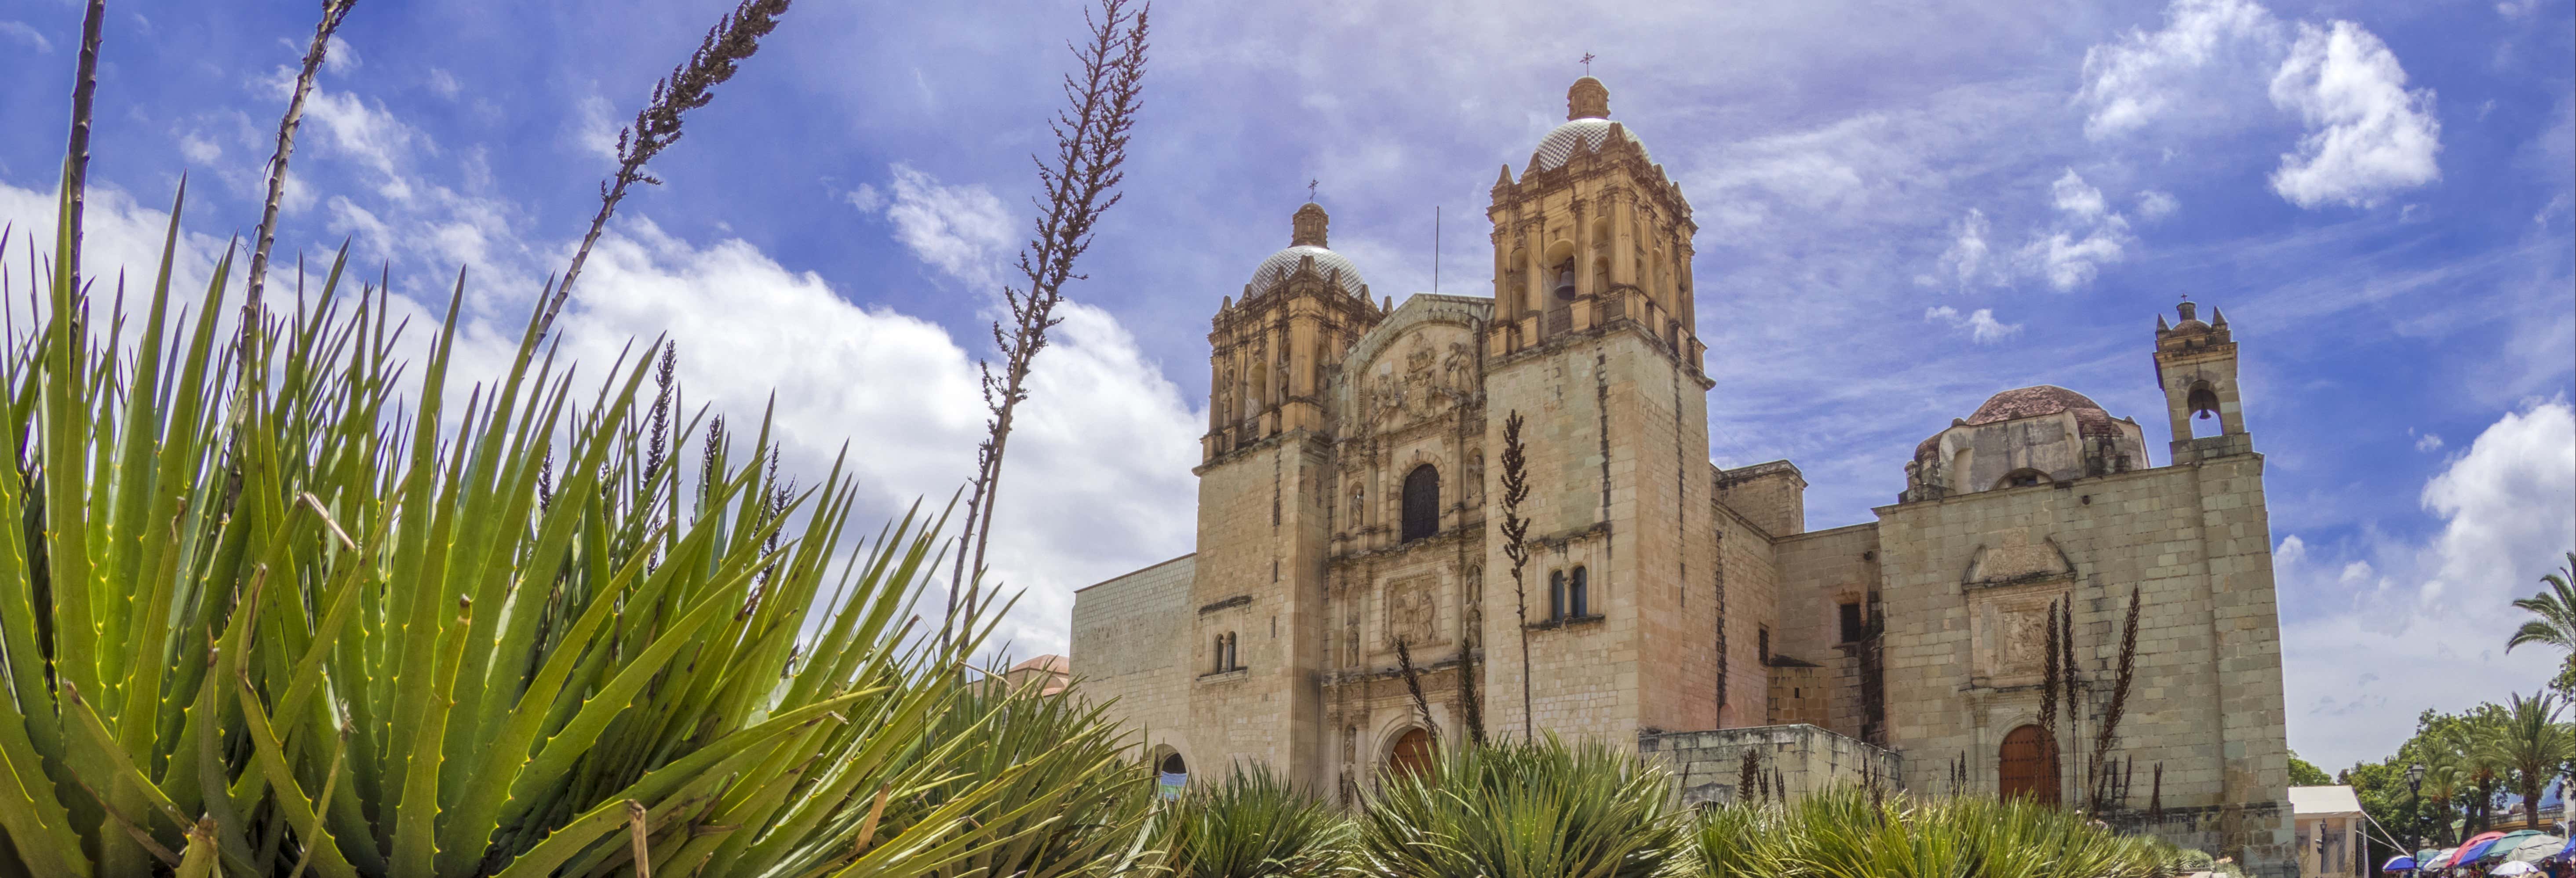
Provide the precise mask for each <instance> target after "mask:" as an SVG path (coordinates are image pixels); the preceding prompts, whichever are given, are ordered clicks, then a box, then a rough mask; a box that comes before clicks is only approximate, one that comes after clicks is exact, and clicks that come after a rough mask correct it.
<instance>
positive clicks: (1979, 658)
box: [1877, 454, 2290, 875]
mask: <svg viewBox="0 0 2576 878" xmlns="http://www.w3.org/2000/svg"><path fill="white" fill-rule="evenodd" d="M2261 476H2262V458H2261V457H2259V456H2257V455H2251V454H2246V455H2235V456H2230V457H2223V458H2218V459H2214V460H2209V461H2204V462H2202V463H2199V464H2196V465H2184V466H2172V467H2165V468H2161V469H2151V470H2140V471H2133V472H2129V473H2123V474H2115V475H2109V476H2102V477H2097V478H2087V479H2079V480H2073V481H2066V482H2059V483H2056V484H2054V485H2041V486H2035V487H2025V488H2010V489H2004V490H1996V491H1988V492H1983V493H1978V494H1970V495H1965V496H1954V497H1949V498H1946V499H1941V500H1933V501H1927V502H1920V503H1907V504H1900V505H1896V506H1888V507H1881V508H1880V509H1878V510H1877V511H1878V513H1879V517H1880V522H1879V540H1880V545H1881V549H1880V560H1881V563H1882V568H1883V570H1884V571H1885V573H1884V578H1883V586H1882V589H1883V602H1884V605H1885V607H1886V610H1887V612H1886V619H1887V629H1886V633H1885V635H1884V640H1883V641H1882V645H1883V648H1884V655H1885V661H1886V665H1887V670H1886V675H1887V692H1888V693H1889V695H1888V698H1889V705H1888V716H1889V732H1888V740H1889V742H1890V744H1891V745H1892V746H1893V747H1895V748H1897V749H1899V750H1901V751H1902V752H1904V753H1905V755H1906V760H1907V766H1908V771H1909V776H1908V778H1907V780H1908V785H1909V786H1912V787H1915V788H1918V789H1945V788H1946V787H1947V786H1948V779H1947V778H1948V773H1949V771H1950V770H1951V766H1953V765H1955V764H1958V763H1959V762H1961V761H1964V763H1965V765H1966V768H1967V776H1968V778H1969V784H1968V787H1967V789H1968V791H1970V792H1994V791H1995V790H1996V783H1997V771H1998V766H1997V761H1998V749H1999V747H2000V745H2001V743H2002V740H2003V737H2004V736H2005V735H2006V734H2007V733H2009V732H2011V731H2012V730H2013V729H2015V728H2017V727H2020V726H2022V725H2026V724H2030V723H2033V722H2035V721H2036V719H2037V716H2038V709H2039V702H2040V700H2041V686H2040V670H2041V669H2042V666H2043V664H2044V662H2043V659H2042V656H2041V655H2040V652H2041V649H2040V646H2041V643H2040V637H2041V632H2043V631H2044V630H2045V629H2044V627H2043V622H2042V620H2043V619H2044V618H2045V617H2046V614H2047V613H2048V607H2049V606H2050V605H2051V604H2052V603H2055V602H2060V601H2071V602H2072V616H2073V622H2074V631H2075V633H2074V637H2075V650H2074V652H2075V657H2076V666H2077V677H2078V684H2077V685H2078V690H2077V692H2076V693H2075V695H2074V697H2073V698H2072V699H2070V700H2071V701H2072V705H2071V707H2072V709H2073V710H2074V712H2075V716H2074V718H2073V720H2072V721H2066V720H2061V721H2060V723H2059V740H2060V748H2061V752H2062V753H2064V754H2065V756H2064V757H2062V758H2061V765H2062V768H2061V771H2060V777H2061V784H2060V790H2059V795H2060V798H2061V799H2062V800H2063V801H2065V802H2067V803H2070V804H2077V803H2081V802H2082V801H2083V800H2084V798H2085V793H2086V789H2085V784H2084V781H2083V780H2082V778H2084V777H2085V776H2086V770H2087V767H2088V765H2089V764H2090V763H2091V762H2093V761H2095V759H2094V755H2093V752H2092V751H2093V750H2094V739H2095V735H2096V733H2097V731H2098V724H2099V723H2100V722H2102V721H2103V717H2104V713H2105V710H2106V708H2107V706H2108V702H2109V700H2110V690H2111V688H2112V686H2113V677H2114V672H2113V668H2112V665H2113V662H2114V661H2115V659H2116V657H2117V654H2118V652H2119V646H2120V642H2119V641H2120V626H2121V624H2122V620H2123V617H2124V615H2125V613H2126V611H2127V607H2128V599H2129V595H2130V593H2131V591H2132V590H2133V589H2134V590H2136V591H2137V593H2138V594H2139V595H2140V600H2141V621H2140V631H2139V636H2138V647H2137V676H2136V680H2135V683H2134V685H2133V688H2132V691H2131V692H2130V695H2129V700H2128V703H2127V706H2126V711H2125V714H2124V718H2123V720H2122V722H2121V725H2120V726H2119V729H2118V741H2117V743H2116V746H2115V747H2114V748H2113V749H2112V751H2111V752H2110V753H2109V756H2108V758H2109V759H2114V760H2134V762H2135V766H2136V768H2135V774H2134V777H2135V780H2133V782H2132V783H2133V787H2132V789H2131V791H2130V796H2129V802H2128V803H2127V804H2128V806H2129V807H2132V808H2142V807H2144V806H2145V804H2146V799H2147V797H2148V795H2149V792H2150V790H2149V789H2148V785H2149V781H2148V779H2147V778H2148V777H2149V776H2150V772H2151V771H2152V770H2153V769H2154V767H2155V766H2157V765H2158V764H2161V765H2163V766H2164V768H2165V771H2164V777H2163V784H2162V791H2161V793H2162V794H2161V804H2162V805H2163V806H2164V809H2165V810H2167V811H2169V812H2174V813H2191V814H2208V815H2213V816H2211V817H2209V818H2208V819H2209V820H2214V821H2219V822H2220V823H2224V824H2225V826H2223V827H2222V828H2221V829H2219V830H2216V831H2218V832H2220V834H2221V835H2222V836H2224V837H2225V838H2226V839H2227V841H2228V843H2227V844H2226V845H2224V846H2219V847H2217V849H2218V850H2219V851H2220V852H2222V853H2229V854H2234V855H2236V856H2238V859H2239V861H2240V862H2243V863H2246V864H2247V865H2248V866H2249V867H2251V868H2252V869H2253V870H2254V871H2255V872H2256V873H2257V874H2261V875H2273V874H2279V873H2280V872H2281V870H2282V869H2283V868H2285V864H2287V863H2289V862H2290V857H2289V850H2288V847H2289V843H2290V822H2289V819H2288V812H2287V810H2286V808H2284V807H2280V803H2282V802H2284V801H2286V800H2287V795H2288V793H2287V787H2288V761H2287V758H2288V749H2287V742H2286V740H2285V736H2284V730H2283V713H2284V707H2283V703H2282V694H2281V669H2280V644H2279V624H2278V621H2277V619H2276V618H2275V610H2274V606H2273V593H2272V576H2271V568H2270V554H2269V540H2270V535H2269V532H2268V528H2267V525H2266V524H2265V519H2264V517H2263V511H2262V510H2263V500H2262V483H2261ZM2111 810H2114V811H2117V810H2118V807H2117V804H2116V803H2115V805H2114V807H2113V808H2112V809H2111ZM2197 838H2199V836H2192V837H2191V838H2188V839H2187V838H2184V837H2179V836H2178V837H2176V838H2175V840H2176V841H2177V842H2180V843H2187V844H2197V842H2194V841H2192V840H2191V839H2197Z"/></svg>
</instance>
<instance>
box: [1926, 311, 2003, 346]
mask: <svg viewBox="0 0 2576 878" xmlns="http://www.w3.org/2000/svg"><path fill="white" fill-rule="evenodd" d="M1923 319H1925V320H1929V321H1936V322H1941V323H1947V324H1949V325H1950V327H1951V328H1953V329H1959V330H1964V331H1966V332H1967V333H1968V338H1969V339H1970V340H1972V341H1975V342H1976V343H1978V344H1994V343H1995V342H1999V341H2002V340H2004V338H2005V337H2006V336H2009V335H2012V334H2013V333H2016V332H2020V331H2021V324H2019V323H2005V322H2003V321H2000V320H1996V319H1995V312H1994V309H1992V308H1979V309H1977V310H1975V311H1972V312H1969V314H1968V315H1967V316H1965V317H1962V316H1959V309H1957V308H1952V307H1950V306H1948V305H1941V306H1938V307H1933V308H1925V309H1923Z"/></svg>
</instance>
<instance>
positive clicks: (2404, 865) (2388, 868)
mask: <svg viewBox="0 0 2576 878" xmlns="http://www.w3.org/2000/svg"><path fill="white" fill-rule="evenodd" d="M2413 868H2415V858H2414V857H2410V856H2407V855H2405V854H2398V855H2397V856H2393V857H2389V858H2388V865H2385V866H2381V867H2379V871H2382V872H2404V871H2406V870H2408V869H2413Z"/></svg>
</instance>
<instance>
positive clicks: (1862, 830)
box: [1673, 788, 2179, 878]
mask: <svg viewBox="0 0 2576 878" xmlns="http://www.w3.org/2000/svg"><path fill="white" fill-rule="evenodd" d="M1684 846H1685V851H1684V853H1683V855H1682V857H1681V858H1680V861H1679V863H1678V868H1676V869H1675V870H1674V872H1673V878H1752V876H1772V875H1819V876H1833V878H2156V876H2162V875H2168V874H2172V872H2173V864H2174V863H2175V862H2176V861H2177V858H2178V856H2179V852H2178V851H2176V850H2175V849H2174V848H2173V847H2172V846H2170V845H2167V844H2165V843H2164V842H2161V841H2158V840H2156V839H2153V838H2150V837H2146V836H2137V835H2123V834H2120V833H2117V832H2113V831H2112V830H2110V829H2109V828H2108V827H2105V826H2103V825H2101V824H2098V823H2094V822H2093V821H2091V820H2088V819H2086V818H2084V817H2083V816H2082V815H2080V814H2076V813H2072V812H2067V811H2060V810H2058V809H2056V808H2051V807H2047V806H2044V805H2037V804H2033V803H2030V802H2025V801H2013V802H2001V801H1997V800H1994V799H1991V798H1983V797H1963V798H1954V799H1909V798H1907V797H1904V796H1902V795H1897V796H1883V795H1872V794H1871V793H1869V792H1868V791H1867V790H1863V789H1848V788H1847V789H1837V790H1831V791H1827V792H1824V793H1820V794H1817V795H1813V796H1809V797H1806V798H1804V799H1801V800H1799V801H1797V802H1796V803H1793V804H1790V805H1787V806H1777V805H1762V804H1739V805H1732V806H1727V807H1721V808H1713V809H1709V810H1707V811H1704V812H1702V813H1701V814H1700V815H1699V816H1698V817H1697V818H1696V820H1695V821H1694V822H1693V824H1692V827H1691V830H1690V832H1689V833H1688V834H1687V837H1686V841H1685V845H1684Z"/></svg>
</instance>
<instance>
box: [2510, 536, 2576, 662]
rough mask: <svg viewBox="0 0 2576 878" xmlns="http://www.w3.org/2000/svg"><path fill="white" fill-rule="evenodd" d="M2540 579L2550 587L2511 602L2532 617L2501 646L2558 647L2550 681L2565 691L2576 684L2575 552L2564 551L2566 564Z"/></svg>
mask: <svg viewBox="0 0 2576 878" xmlns="http://www.w3.org/2000/svg"><path fill="white" fill-rule="evenodd" d="M2540 581H2541V583H2542V584H2544V585H2547V586H2549V587H2548V588H2547V589H2544V590H2542V591H2541V592H2540V593H2538V594H2535V595H2532V596H2530V597H2527V598H2523V599H2520V600H2517V601H2514V602H2513V605H2514V607H2516V608H2518V609H2521V610H2522V611H2524V612H2527V613H2530V614H2531V615H2532V617H2533V618H2530V619H2526V620H2524V621H2523V623H2522V627H2520V628H2516V629H2514V631H2513V637H2511V638H2509V639H2507V640H2505V642H2504V650H2505V651H2506V652H2512V651H2513V648H2514V647H2517V646H2521V645H2523V644H2526V643H2539V644H2546V645H2549V646H2555V647H2558V650H2559V651H2560V652H2561V653H2565V655H2564V656H2563V657H2562V658H2561V661H2560V667H2559V672H2558V678H2557V679H2556V680H2554V681H2551V683H2550V685H2551V686H2553V687H2555V688H2557V689H2558V691H2559V692H2560V693H2561V694H2565V693H2567V692H2569V691H2570V689H2569V687H2570V686H2571V685H2576V552H2569V553H2567V564H2566V566H2563V567H2560V568H2558V570H2557V572H2555V573H2551V574H2548V575H2546V576H2542V577H2540Z"/></svg>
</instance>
